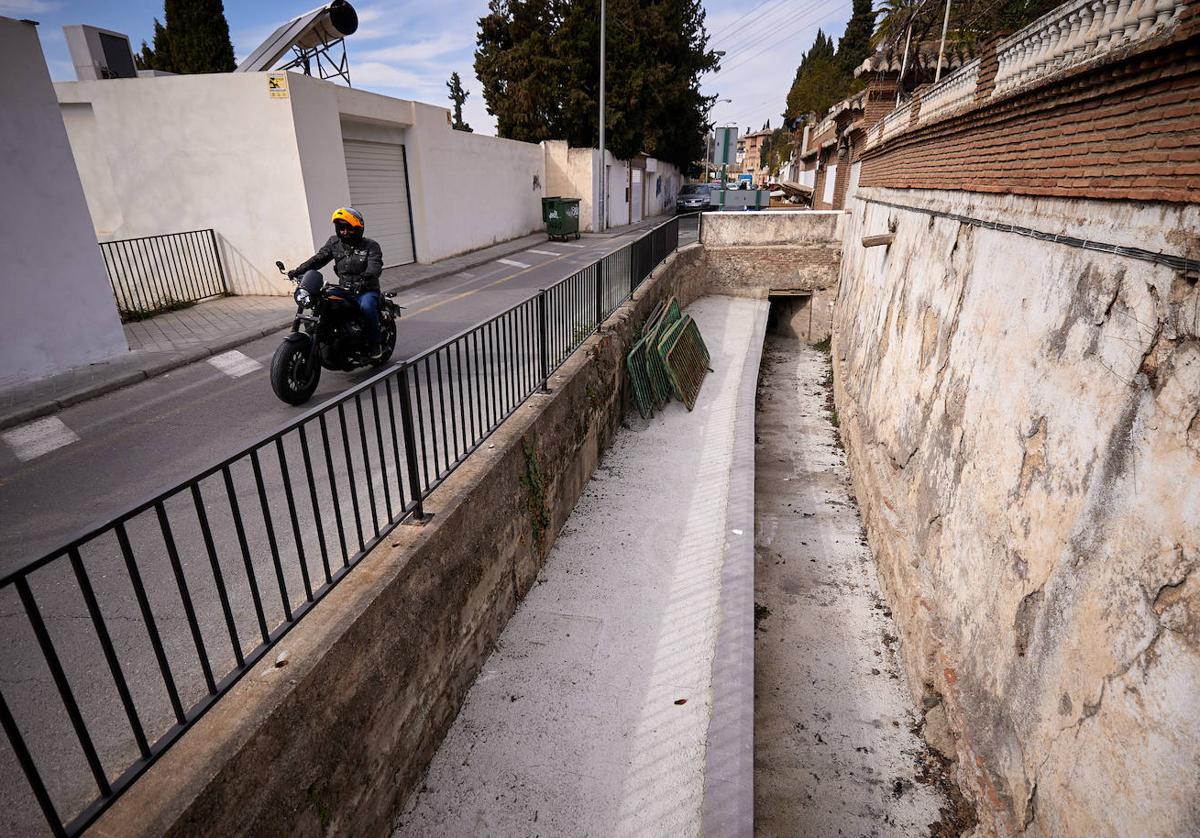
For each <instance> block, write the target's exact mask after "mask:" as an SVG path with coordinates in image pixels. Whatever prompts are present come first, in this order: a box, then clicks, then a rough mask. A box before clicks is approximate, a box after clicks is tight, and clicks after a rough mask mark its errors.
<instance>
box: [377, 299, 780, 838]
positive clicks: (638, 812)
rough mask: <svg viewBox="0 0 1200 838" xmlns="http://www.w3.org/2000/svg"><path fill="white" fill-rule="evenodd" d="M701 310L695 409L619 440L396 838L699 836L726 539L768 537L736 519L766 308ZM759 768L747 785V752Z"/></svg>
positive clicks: (725, 303) (734, 302)
mask: <svg viewBox="0 0 1200 838" xmlns="http://www.w3.org/2000/svg"><path fill="white" fill-rule="evenodd" d="M688 312H689V313H690V314H691V315H692V316H693V317H694V318H695V319H696V321H697V323H698V324H699V326H700V330H701V332H702V334H703V335H704V339H705V341H706V343H707V345H708V347H709V351H710V354H711V356H712V361H711V367H712V369H713V372H711V373H709V375H708V376H707V377H706V379H705V381H704V385H703V388H702V390H701V392H700V397H699V400H698V402H697V405H696V408H695V410H694V411H693V412H690V413H689V412H688V411H687V410H686V409H685V408H684V407H683V405H682V404H680V403H678V402H673V403H672V404H670V405H669V406H668V407H667V408H666V410H665V411H664V412H662V413H659V414H656V415H655V416H654V417H653V418H652V419H650V420H649V421H648V422H646V421H643V420H641V419H640V417H638V418H633V419H629V420H628V422H629V426H627V427H625V428H622V429H621V431H620V432H619V433H618V435H617V438H616V440H615V442H614V444H613V446H612V448H611V449H610V450H609V451H608V452H607V453H606V454H605V456H604V459H603V461H602V463H601V465H600V467H599V468H598V469H597V471H596V473H595V475H594V476H593V478H592V480H591V482H590V483H589V485H588V486H587V488H586V489H585V491H584V494H583V497H582V498H581V499H580V501H579V504H578V505H577V507H576V508H575V510H574V512H573V513H572V515H571V517H570V518H569V519H568V520H567V522H566V524H565V526H564V527H563V530H562V532H561V533H560V534H559V536H558V539H557V541H556V542H555V544H554V547H553V548H552V550H551V552H550V554H549V556H548V557H547V560H546V563H545V566H544V567H543V569H542V572H541V575H540V576H539V578H538V581H537V584H536V585H535V586H534V587H533V589H532V590H531V591H530V592H529V595H528V596H527V597H526V598H525V600H524V602H523V603H522V604H521V606H520V607H519V609H518V610H517V612H516V614H515V615H514V616H513V618H512V619H511V620H510V622H509V624H508V626H507V628H506V629H505V631H504V633H503V635H502V636H501V638H500V641H499V643H498V645H497V648H496V650H495V651H494V652H493V653H492V655H491V657H490V658H489V659H488V661H487V663H486V664H485V666H484V668H483V671H482V672H481V673H480V675H479V677H478V678H477V680H476V682H475V684H474V685H473V687H472V688H471V691H470V693H469V695H468V698H467V700H466V703H465V704H464V706H463V708H462V710H461V712H460V713H459V715H458V718H457V719H456V720H455V722H454V725H453V727H452V729H451V731H450V733H449V734H448V736H447V737H446V739H445V741H444V742H443V744H442V746H441V748H440V750H439V751H438V753H437V755H436V756H435V758H434V760H433V762H432V764H431V766H430V768H429V772H428V775H427V777H426V779H425V782H424V784H423V786H422V787H421V788H420V789H419V791H418V792H417V793H415V794H414V795H413V796H412V797H411V798H410V801H409V804H408V807H407V809H406V811H405V812H404V813H403V814H402V815H401V817H400V819H399V822H398V824H397V828H396V832H395V835H396V836H397V838H402V837H403V838H407V837H409V836H467V835H480V836H483V835H491V836H527V835H528V836H532V835H561V836H617V835H629V836H634V835H637V836H644V835H651V836H652V835H671V836H684V835H697V834H700V832H701V818H702V812H703V811H704V809H705V800H704V794H705V756H706V742H707V741H708V737H709V725H710V716H711V713H712V706H713V693H712V678H713V667H714V653H715V650H716V649H717V645H718V642H717V638H718V630H719V628H720V623H721V620H720V619H719V612H720V600H721V598H722V596H723V595H724V594H723V591H722V572H723V564H724V562H725V561H726V557H727V556H734V555H741V556H744V557H745V558H744V559H743V561H745V562H746V563H747V564H748V563H749V557H750V555H751V551H749V550H738V549H736V548H734V547H728V546H727V545H728V544H729V539H731V538H732V539H741V538H744V539H751V538H752V537H753V532H752V527H753V522H752V520H745V521H742V520H733V519H731V518H730V517H729V514H728V513H729V510H730V508H734V509H736V508H737V507H736V505H735V506H733V507H731V506H730V503H729V501H730V495H729V492H730V486H731V485H732V484H733V483H734V478H733V476H732V474H733V465H734V462H735V456H734V452H735V448H736V447H737V443H738V442H745V441H746V440H739V439H738V435H739V434H741V435H745V434H749V433H751V432H752V427H751V426H750V425H748V424H747V423H745V422H738V421H736V418H737V415H738V410H737V408H738V407H739V404H738V402H739V398H740V399H741V400H742V401H748V400H750V399H752V398H753V396H752V394H753V387H752V386H749V387H746V386H742V380H743V377H745V378H752V377H753V376H754V375H755V372H754V370H753V369H751V370H750V371H749V372H745V371H744V370H743V365H744V362H745V360H746V358H747V357H748V352H749V351H750V350H751V348H752V347H751V343H752V339H753V337H756V336H760V335H761V334H762V329H763V326H764V325H765V318H766V312H767V303H766V301H760V300H748V299H735V298H730V297H707V298H704V299H702V300H700V301H698V302H696V303H695V304H693V305H692V306H691V307H689V309H688ZM753 357H754V359H755V360H756V359H757V347H755V348H754V355H753ZM747 366H750V365H747ZM753 366H755V367H756V364H754V365H753ZM750 384H751V385H752V384H753V382H750ZM743 415H745V414H743ZM750 415H752V414H750ZM746 517H747V518H749V515H747V516H746ZM747 546H749V542H747ZM747 605H748V597H747ZM748 687H749V685H748V684H747V690H746V691H745V695H746V697H747V701H746V703H749V700H748V697H749V695H750V693H749V689H748ZM744 709H746V710H747V711H748V708H744ZM746 739H747V742H748V739H749V727H748V725H747V729H746ZM746 774H747V776H746V777H745V781H746V783H747V795H748V783H749V776H748V775H749V760H747V771H746ZM746 808H747V816H748V814H749V813H748V809H749V807H748V806H747V807H746ZM747 820H748V818H747Z"/></svg>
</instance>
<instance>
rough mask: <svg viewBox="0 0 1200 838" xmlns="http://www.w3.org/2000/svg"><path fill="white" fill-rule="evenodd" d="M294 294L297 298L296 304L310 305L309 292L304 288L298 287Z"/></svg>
mask: <svg viewBox="0 0 1200 838" xmlns="http://www.w3.org/2000/svg"><path fill="white" fill-rule="evenodd" d="M293 296H294V297H295V298H296V305H299V306H306V307H307V306H308V292H307V291H305V290H304V289H303V288H297V289H296V293H295V294H293Z"/></svg>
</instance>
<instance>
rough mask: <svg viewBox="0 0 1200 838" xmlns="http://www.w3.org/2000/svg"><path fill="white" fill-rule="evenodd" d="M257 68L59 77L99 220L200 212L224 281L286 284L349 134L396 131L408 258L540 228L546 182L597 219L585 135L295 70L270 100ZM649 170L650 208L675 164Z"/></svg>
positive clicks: (310, 245) (388, 137)
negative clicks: (500, 133)
mask: <svg viewBox="0 0 1200 838" xmlns="http://www.w3.org/2000/svg"><path fill="white" fill-rule="evenodd" d="M266 77H267V74H266V73H238V74H211V75H197V76H172V77H165V78H145V79H124V80H109V81H95V82H67V83H62V84H59V85H57V86H56V88H57V92H58V97H59V102H60V107H61V111H62V114H63V120H64V122H65V123H66V125H67V130H68V134H69V136H70V138H71V144H72V148H73V151H74V155H75V159H76V161H77V163H78V165H79V167H80V170H81V172H82V177H83V183H84V186H85V189H86V191H87V194H88V201H89V205H90V207H91V210H92V215H93V218H94V220H95V224H96V230H97V234H98V235H100V236H102V237H103V238H104V239H105V240H110V239H125V238H132V237H136V236H148V235H157V234H163V233H171V232H179V231H183V230H192V229H203V228H209V227H211V228H213V229H214V230H216V232H217V234H218V236H219V238H220V241H221V246H222V250H223V256H224V257H225V260H226V267H227V271H228V274H229V279H230V286H231V290H233V291H234V292H235V293H238V294H285V293H289V291H290V285H289V284H288V283H287V282H286V281H285V280H283V279H282V278H280V277H279V275H278V274H277V273H276V272H275V270H274V262H275V260H276V259H281V260H283V261H284V262H285V263H287V264H289V265H294V264H296V263H298V262H300V261H301V260H303V259H305V258H307V257H308V256H309V255H311V254H312V252H313V250H314V248H315V247H316V246H317V245H319V244H320V243H321V242H324V241H325V239H327V238H328V237H329V235H330V230H331V227H330V223H329V214H330V212H331V211H332V210H333V209H334V208H335V207H338V206H341V205H343V204H348V203H350V189H349V183H348V180H347V177H346V164H345V155H344V151H343V140H344V139H346V138H352V139H362V140H374V141H381V142H393V143H402V144H404V146H405V150H406V153H407V162H408V185H409V192H410V195H411V199H412V217H413V229H414V241H413V244H414V248H415V251H416V258H417V261H418V262H422V263H429V262H435V261H438V260H440V259H445V258H447V257H449V256H454V255H457V254H460V253H465V252H467V251H471V250H475V249H478V248H481V247H486V246H488V245H491V244H495V243H497V242H503V241H508V240H510V239H514V238H518V237H520V236H524V235H528V234H529V233H533V232H536V231H538V230H541V229H543V227H544V223H543V221H542V209H541V199H542V197H543V196H545V195H566V196H570V197H578V198H580V199H581V207H580V210H581V226H582V229H584V230H595V229H597V228H598V222H599V219H598V212H597V209H596V204H597V203H598V202H597V200H596V197H597V195H598V193H599V180H600V171H599V166H598V165H597V161H598V160H599V152H598V151H596V150H594V149H571V148H567V145H566V143H565V142H551V143H545V144H541V145H534V144H531V143H522V142H516V141H513V140H503V139H499V138H496V137H487V136H482V135H479V134H470V133H466V132H462V131H453V130H451V128H450V122H449V111H448V110H447V109H446V108H442V107H437V106H433V105H425V104H421V103H418V102H411V101H408V100H404V99H394V98H391V97H389V96H382V95H379V94H376V93H369V92H366V91H362V90H354V89H351V88H346V87H342V86H339V85H334V84H332V83H330V82H326V81H321V80H320V79H313V78H310V77H306V76H302V75H299V74H295V73H290V74H289V75H288V86H289V91H288V98H286V99H273V98H271V97H270V96H269V95H268V92H267V78H266ZM607 157H608V159H609V164H610V166H611V169H610V180H609V213H608V224H609V226H610V227H615V226H621V225H624V224H627V223H629V204H628V197H627V195H626V186H627V185H628V177H629V170H628V164H627V163H625V162H623V161H619V160H615V159H613V157H612V155H611V154H608V155H607ZM646 176H647V183H646V204H645V214H646V216H653V215H659V214H662V213H664V212H669V211H670V210H671V208H672V207H673V204H674V196H675V194H676V193H677V192H678V189H679V185H680V183H682V178H681V177H680V176H679V172H678V170H676V169H675V168H674V167H673V166H669V165H668V164H665V163H661V162H659V161H656V160H650V161H648V162H647V173H646ZM370 223H371V222H370V219H369V218H368V219H367V227H368V231H369V229H370ZM368 235H369V232H368Z"/></svg>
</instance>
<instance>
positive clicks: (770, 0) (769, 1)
mask: <svg viewBox="0 0 1200 838" xmlns="http://www.w3.org/2000/svg"><path fill="white" fill-rule="evenodd" d="M784 2H787V0H763V2H761V3H759V4H758V5H757V6H755V7H754V8H753V9H751V10H750V11H748V12H746V13H745V14H742V15H738V16H737V17H736V18H734V19H733V20H731V21H730V22H729V23H727V24H725V25H724V26H722V27H721V28H720V29H719V30H714V31H713V32H711V33H710V34H709V37H710V38H713V39H716V38H721V37H724V35H725V33H726V32H729V31H730V30H731V29H733V28H734V27H736V26H737V24H738V22H739V21H742V20H745V19H746V18H748V17H750V15H752V14H754V13H755V12H757V11H758V10H759V9H761V8H762V7H763V6H773V5H778V4H780V3H784Z"/></svg>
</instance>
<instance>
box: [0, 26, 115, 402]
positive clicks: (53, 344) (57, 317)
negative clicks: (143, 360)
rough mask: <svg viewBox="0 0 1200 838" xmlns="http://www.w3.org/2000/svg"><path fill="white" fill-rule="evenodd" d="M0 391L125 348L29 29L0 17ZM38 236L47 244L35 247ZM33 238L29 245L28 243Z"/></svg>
mask: <svg viewBox="0 0 1200 838" xmlns="http://www.w3.org/2000/svg"><path fill="white" fill-rule="evenodd" d="M0 102H3V106H2V107H0V183H2V184H3V187H2V188H0V214H2V215H3V218H4V222H3V223H2V224H0V250H2V251H3V252H4V254H5V258H4V262H3V265H4V267H3V269H2V272H0V288H2V289H3V292H4V304H3V305H2V306H0V335H2V336H3V338H2V340H3V343H2V344H0V347H2V351H0V385H3V384H12V383H16V382H18V381H22V380H29V379H36V378H42V377H45V376H47V375H52V374H54V373H56V372H62V371H64V370H67V369H70V368H71V367H76V366H82V365H84V364H88V363H95V362H98V361H103V360H106V359H108V358H111V357H113V356H115V355H118V354H120V353H122V352H125V351H127V350H128V346H127V345H126V343H125V334H124V332H123V331H122V330H121V324H120V322H119V320H118V319H117V309H116V304H115V303H114V301H113V295H112V290H111V288H110V286H109V284H108V279H107V278H106V276H105V273H104V264H103V262H102V261H101V258H100V249H99V248H98V247H97V246H96V236H95V234H94V233H93V230H92V221H91V218H90V217H89V215H88V208H87V203H86V201H85V199H84V196H83V186H82V184H81V183H80V180H79V174H78V172H77V171H76V169H75V163H74V160H73V158H72V156H71V146H70V144H69V142H68V141H67V133H66V131H65V130H64V127H63V121H62V118H61V117H60V116H59V111H58V103H57V102H56V101H55V97H54V87H53V85H52V84H51V82H50V73H49V72H48V71H47V69H46V61H45V58H44V57H43V56H42V49H41V45H40V43H39V42H38V36H37V29H36V28H35V26H34V25H33V24H30V23H22V22H20V21H16V20H12V19H11V18H6V17H0ZM29 225H38V226H37V228H36V229H37V231H38V234H39V235H41V234H49V235H51V236H52V241H53V244H52V246H48V247H44V246H43V247H34V246H31V242H33V241H36V240H37V236H36V235H34V234H33V228H31V227H30V226H29ZM31 236H33V238H31Z"/></svg>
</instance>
